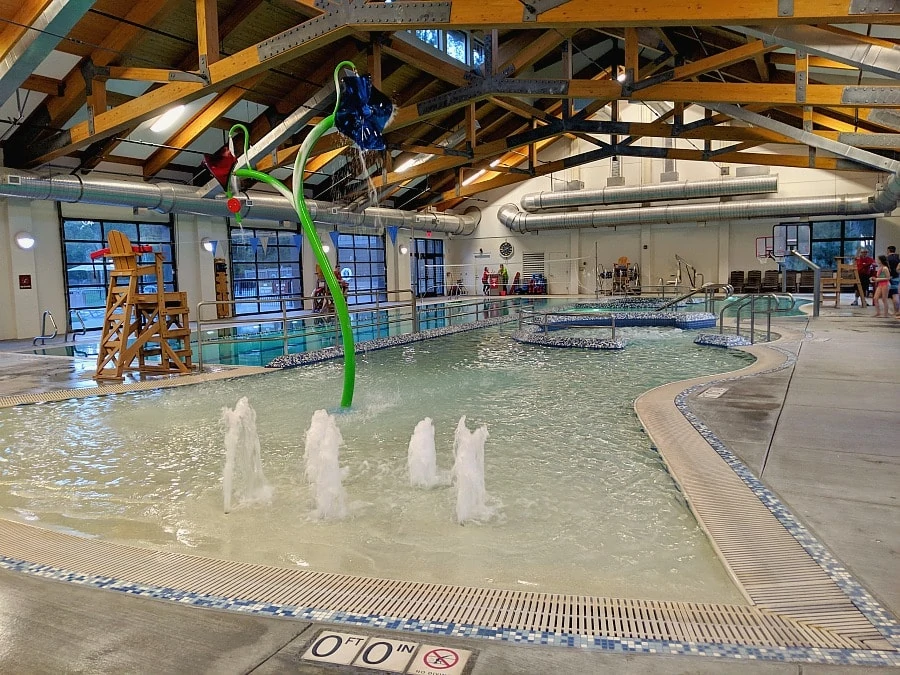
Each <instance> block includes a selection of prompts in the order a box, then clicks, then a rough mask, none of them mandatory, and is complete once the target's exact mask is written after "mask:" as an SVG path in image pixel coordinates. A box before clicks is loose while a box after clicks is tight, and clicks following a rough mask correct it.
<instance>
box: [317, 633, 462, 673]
mask: <svg viewBox="0 0 900 675" xmlns="http://www.w3.org/2000/svg"><path fill="white" fill-rule="evenodd" d="M471 654H472V652H471V651H469V650H466V649H453V648H450V647H441V646H439V645H420V644H419V643H417V642H405V641H402V640H388V639H386V638H381V637H375V636H370V635H353V634H351V633H335V632H332V631H322V632H321V633H319V635H318V636H317V637H316V638H315V640H313V642H312V644H311V645H309V647H308V648H307V650H306V652H304V654H303V656H302V657H301V658H302V659H305V660H307V661H320V662H325V663H337V664H341V665H353V666H357V667H359V668H371V669H372V670H381V671H387V672H391V673H407V675H461V673H462V672H463V669H464V668H465V667H466V663H467V662H468V661H469V657H470V656H471Z"/></svg>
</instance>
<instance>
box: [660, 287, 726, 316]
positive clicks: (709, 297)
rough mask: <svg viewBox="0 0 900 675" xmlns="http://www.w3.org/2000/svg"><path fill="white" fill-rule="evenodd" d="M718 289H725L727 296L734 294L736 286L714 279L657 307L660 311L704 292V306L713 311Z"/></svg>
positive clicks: (708, 310)
mask: <svg viewBox="0 0 900 675" xmlns="http://www.w3.org/2000/svg"><path fill="white" fill-rule="evenodd" d="M717 291H725V297H726V298H727V297H730V296H731V295H733V294H734V286H732V285H731V284H720V283H716V282H714V281H710V282H709V283H708V284H703V285H702V286H701V287H700V288H695V289H693V290H692V291H690V292H688V293H685V294H684V295H681V296H679V297H677V298H675V299H674V300H670V301H669V302H667V303H666V304H664V305H663V306H662V307H657V308H656V311H657V312H660V311H662V310H664V309H668V308H669V307H673V306H675V305H677V304H678V303H679V302H684V301H685V300H687V299H689V298H692V297H694V296H695V295H699V294H700V293H703V296H704V301H703V306H704V308H705V309H706V311H707V312H710V313H712V309H713V303H714V302H715V295H716V292H717Z"/></svg>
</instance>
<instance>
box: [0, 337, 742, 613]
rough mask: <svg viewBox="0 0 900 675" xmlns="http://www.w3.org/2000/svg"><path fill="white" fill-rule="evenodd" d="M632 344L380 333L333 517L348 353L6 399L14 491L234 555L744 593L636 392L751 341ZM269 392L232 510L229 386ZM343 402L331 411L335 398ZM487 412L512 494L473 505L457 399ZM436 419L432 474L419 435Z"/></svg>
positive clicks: (681, 595)
mask: <svg viewBox="0 0 900 675" xmlns="http://www.w3.org/2000/svg"><path fill="white" fill-rule="evenodd" d="M630 330H631V331H633V332H632V334H631V335H630V336H629V348H628V349H627V350H624V351H620V352H614V353H611V352H596V351H586V350H560V349H545V348H541V347H536V346H532V345H523V344H519V343H516V342H514V341H513V340H512V339H511V338H510V337H509V333H510V332H511V331H512V327H511V326H510V327H505V328H490V329H483V330H476V331H470V332H467V333H462V334H458V335H454V336H450V337H445V338H439V339H434V340H428V341H423V342H418V343H413V344H410V345H405V346H403V347H398V348H393V349H386V350H381V351H375V352H369V353H367V354H364V355H361V358H360V359H359V362H358V364H357V384H356V396H355V399H354V405H353V408H352V410H350V411H349V412H337V413H336V417H337V423H338V426H339V428H340V431H341V434H342V435H343V440H344V445H343V447H342V448H341V454H340V463H341V466H342V467H343V469H344V472H345V475H344V478H343V485H344V488H345V489H346V492H347V495H348V504H349V515H348V516H347V517H346V518H345V519H344V520H341V521H320V520H317V519H316V518H315V517H314V516H313V515H312V514H313V511H314V508H315V504H314V503H313V493H312V490H311V487H310V486H309V485H308V484H307V483H306V481H305V477H304V465H303V452H304V436H305V432H306V429H307V428H308V426H309V424H310V419H311V417H312V414H313V412H314V411H316V410H317V409H320V408H323V407H329V406H336V405H337V402H338V400H339V394H340V390H341V381H342V375H343V372H342V364H341V362H340V361H334V362H326V363H320V364H317V365H314V366H308V367H304V368H298V369H293V370H288V371H280V372H273V373H267V374H263V375H256V376H251V377H244V378H236V379H234V380H228V381H224V382H217V383H208V384H201V385H192V386H184V387H178V388H174V389H167V390H160V391H154V392H140V393H134V394H129V395H119V396H106V397H94V398H85V399H73V400H70V401H67V402H63V403H59V404H44V405H38V406H20V407H16V408H10V409H4V410H0V471H2V475H3V485H2V488H0V512H2V513H3V514H4V515H6V516H7V517H13V518H16V519H22V520H26V521H29V522H32V523H35V524H38V525H42V526H44V527H51V528H60V529H64V530H66V531H70V532H75V533H79V534H83V535H84V536H91V537H102V538H104V539H109V540H112V541H117V542H121V543H127V544H132V545H138V546H146V547H154V548H159V549H165V550H173V551H180V552H189V553H194V554H198V555H205V556H212V557H218V558H224V559H233V560H242V561H248V562H257V563H265V564H271V565H279V566H291V567H294V566H299V567H302V568H308V569H312V570H319V571H327V572H338V573H347V574H358V575H365V576H374V577H387V578H394V579H404V580H411V581H421V582H429V583H441V584H459V585H467V586H481V587H493V588H505V589H519V590H533V591H542V592H555V593H575V594H586V595H604V596H618V597H632V598H651V599H660V600H679V601H697V602H742V601H743V600H742V596H741V595H740V593H739V592H738V591H737V590H736V589H735V588H734V587H733V585H732V583H731V581H730V580H729V578H728V576H727V574H726V572H725V571H724V569H723V568H722V567H721V565H720V563H719V561H718V560H717V558H716V556H715V554H714V552H713V550H712V548H711V546H710V545H709V543H708V541H707V539H706V537H705V535H704V534H703V533H702V531H701V530H700V528H699V526H698V525H697V523H696V521H695V520H694V518H693V516H692V515H691V513H690V512H689V510H688V509H687V507H686V505H685V503H684V499H683V497H682V495H681V494H680V492H679V491H678V489H677V488H676V486H675V484H674V483H673V481H672V480H671V478H670V476H669V475H668V473H667V472H666V470H665V467H664V465H663V463H662V461H661V459H660V458H659V456H658V454H657V453H656V452H655V451H654V450H653V449H652V448H651V447H650V443H649V440H648V438H647V437H646V436H645V435H644V434H643V433H642V431H641V429H640V424H639V421H638V420H637V418H636V416H635V414H634V412H633V409H632V401H633V400H634V398H635V397H636V396H638V395H639V394H640V393H642V392H643V391H645V390H647V389H649V388H651V387H653V386H656V385H659V384H662V383H665V382H669V381H672V380H679V379H684V378H688V377H694V376H698V375H703V374H709V373H716V372H724V371H730V370H734V369H736V368H740V367H743V366H745V365H747V364H748V363H749V362H750V360H751V359H750V357H749V356H747V355H746V354H743V353H741V352H736V351H733V350H723V349H712V348H709V347H700V346H696V345H694V344H693V343H692V342H691V340H692V339H693V335H692V333H691V331H677V330H676V331H668V332H665V331H662V330H660V329H655V328H654V329H630ZM243 396H246V397H248V399H249V402H250V405H251V406H253V408H254V409H255V410H256V416H257V417H256V425H257V429H258V432H259V437H260V445H261V452H262V464H263V468H264V471H265V473H266V476H267V478H268V480H269V482H270V483H271V484H272V486H273V488H274V496H273V497H272V500H271V502H270V503H262V504H260V503H245V504H241V505H238V506H237V507H236V508H234V509H233V510H232V512H231V513H229V514H227V515H226V514H225V513H224V512H223V511H224V509H223V494H222V471H223V464H224V442H223V437H224V429H223V427H222V425H221V424H220V422H219V420H220V417H221V412H222V409H223V408H224V407H228V408H233V407H234V406H235V404H236V402H237V401H238V399H239V398H241V397H243ZM333 412H334V411H333ZM463 415H465V416H466V417H467V420H468V425H469V428H470V429H475V428H476V427H477V426H481V425H486V426H487V429H488V433H489V437H488V439H487V442H486V445H485V485H486V489H487V492H488V495H489V497H490V505H491V506H492V507H493V509H494V512H495V515H494V516H493V517H492V518H490V519H489V520H487V521H485V522H474V523H467V524H466V525H459V524H457V523H456V519H455V494H456V493H455V490H454V488H453V487H452V486H451V485H450V484H449V482H450V481H449V476H448V474H449V470H450V467H451V465H452V462H453V458H452V444H453V434H454V430H455V428H456V425H457V423H458V422H459V419H460V418H461V416H463ZM425 417H431V418H432V419H433V420H434V425H435V429H436V445H437V462H438V467H439V470H440V471H441V474H442V479H443V480H442V481H441V484H440V485H438V486H437V487H435V488H431V489H422V488H413V487H411V486H410V485H409V480H408V477H407V473H406V463H407V447H408V444H409V439H410V436H411V434H412V432H413V429H414V428H415V426H416V424H417V423H418V422H419V421H421V420H422V419H424V418H425Z"/></svg>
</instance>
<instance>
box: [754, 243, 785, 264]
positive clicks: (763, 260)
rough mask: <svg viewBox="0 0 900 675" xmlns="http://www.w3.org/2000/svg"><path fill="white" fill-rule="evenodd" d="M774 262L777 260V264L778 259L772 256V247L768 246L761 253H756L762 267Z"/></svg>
mask: <svg viewBox="0 0 900 675" xmlns="http://www.w3.org/2000/svg"><path fill="white" fill-rule="evenodd" d="M760 253H762V255H760ZM782 259H783V258H782ZM772 260H776V262H777V259H776V258H775V256H774V255H773V254H772V249H771V248H770V247H768V246H766V247H765V248H764V249H763V250H762V251H759V250H757V251H756V261H757V262H758V263H759V264H760V265H766V264H768V263H769V262H770V261H772Z"/></svg>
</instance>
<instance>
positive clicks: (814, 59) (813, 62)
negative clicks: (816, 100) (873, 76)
mask: <svg viewBox="0 0 900 675" xmlns="http://www.w3.org/2000/svg"><path fill="white" fill-rule="evenodd" d="M807 58H809V67H810V68H834V69H835V70H858V69H857V68H854V67H853V66H849V65H847V64H846V63H841V62H840V61H832V60H831V59H826V58H825V57H824V56H809V57H807ZM769 61H771V62H772V63H774V64H776V65H779V66H793V65H794V55H793V54H770V55H769Z"/></svg>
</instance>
